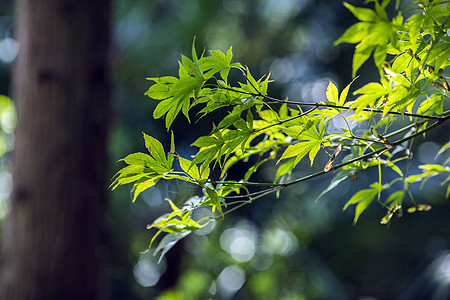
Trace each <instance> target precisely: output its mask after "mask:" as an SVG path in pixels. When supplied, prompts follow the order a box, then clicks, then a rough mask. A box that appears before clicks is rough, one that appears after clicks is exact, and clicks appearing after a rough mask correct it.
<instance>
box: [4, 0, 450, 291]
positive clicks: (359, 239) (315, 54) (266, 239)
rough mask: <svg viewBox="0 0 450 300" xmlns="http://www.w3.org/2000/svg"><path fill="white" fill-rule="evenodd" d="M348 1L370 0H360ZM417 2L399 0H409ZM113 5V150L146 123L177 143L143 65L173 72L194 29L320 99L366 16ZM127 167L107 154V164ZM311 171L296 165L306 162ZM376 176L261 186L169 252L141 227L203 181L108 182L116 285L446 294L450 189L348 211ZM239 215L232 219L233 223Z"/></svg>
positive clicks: (343, 73) (206, 3) (276, 2)
mask: <svg viewBox="0 0 450 300" xmlns="http://www.w3.org/2000/svg"><path fill="white" fill-rule="evenodd" d="M348 2H350V3H351V4H353V5H357V6H360V5H361V1H356V0H355V1H348ZM411 3H412V1H404V3H402V4H401V5H404V7H405V8H407V9H406V10H405V11H406V12H408V9H410V8H408V7H409V6H411ZM370 5H371V4H370V3H369V6H370ZM0 15H1V19H0V40H3V39H5V38H6V37H12V36H13V25H12V24H13V18H12V16H13V1H2V2H1V3H0ZM113 17H114V28H113V30H114V35H113V39H114V45H113V52H112V57H113V65H114V79H115V87H114V90H113V94H114V105H115V122H114V124H113V131H112V134H111V137H110V141H109V149H110V157H111V161H117V160H119V159H120V158H122V157H124V156H125V155H126V154H128V153H131V152H137V151H145V149H144V148H143V146H142V135H141V131H145V132H147V133H148V134H151V135H152V136H153V137H155V138H157V139H158V140H160V141H162V142H163V144H164V146H165V147H168V146H169V144H170V141H169V140H168V139H167V136H168V135H167V133H166V129H165V127H164V122H163V121H161V120H157V121H154V120H153V119H152V111H153V109H154V107H155V105H156V103H155V102H153V101H148V98H147V97H146V96H144V92H145V91H146V90H147V89H148V84H149V83H148V81H147V80H146V79H145V78H147V77H155V76H162V75H166V74H176V70H177V67H178V65H177V64H176V63H175V62H176V60H178V59H180V54H181V53H189V51H190V47H191V44H192V39H193V37H194V36H196V37H197V40H196V44H197V46H198V48H199V49H203V47H205V48H206V49H220V50H222V51H226V50H227V49H228V47H229V45H233V50H234V53H235V56H236V58H237V60H239V61H242V62H245V63H246V64H248V66H249V67H250V68H251V69H252V73H253V74H255V77H259V75H261V74H264V73H266V72H267V71H268V70H271V71H272V77H273V79H275V80H276V81H277V82H278V84H277V86H274V87H273V89H272V91H271V93H272V95H274V96H278V97H281V98H284V97H285V96H287V95H289V96H290V97H296V96H299V98H300V97H301V98H304V99H312V98H314V99H317V100H319V101H323V100H324V99H325V93H324V91H325V88H326V86H327V84H328V81H329V80H332V81H333V82H336V83H337V85H338V87H339V90H341V89H342V87H343V86H345V85H346V84H347V83H348V82H350V80H351V72H352V70H351V61H352V55H351V52H352V47H350V46H348V45H342V46H339V47H332V44H333V42H334V41H335V40H336V39H337V38H338V37H339V36H340V35H341V34H342V33H343V32H344V30H345V28H348V27H349V26H350V25H351V24H353V23H354V22H356V19H355V18H353V16H352V15H351V14H350V13H349V12H348V11H347V10H346V9H345V7H344V6H343V5H342V3H341V1H335V0H241V1H239V0H221V1H220V0H212V1H211V0H190V1H183V0H152V1H147V0H132V1H130V0H116V1H114V16H113ZM405 17H407V16H406V15H405ZM10 66H11V63H5V62H3V61H1V62H0V94H6V95H8V93H9V82H10V79H9V78H10ZM360 73H361V74H362V76H361V77H360V80H357V81H356V82H355V83H354V85H353V86H354V88H355V89H357V88H358V87H360V86H359V84H360V82H366V81H368V80H373V79H374V78H376V76H377V71H376V69H375V68H374V67H373V66H372V65H370V64H369V63H366V64H364V65H363V66H362V69H361V71H360ZM206 121H207V120H205V122H206ZM204 124H206V123H202V122H199V123H198V124H197V126H196V127H195V130H196V131H197V132H190V131H189V132H188V131H185V130H184V128H186V125H187V123H186V122H185V121H183V120H176V121H175V122H174V125H173V126H174V129H175V130H177V131H179V132H183V134H182V136H178V137H177V141H176V142H177V145H180V148H181V149H177V151H178V152H179V153H180V154H182V155H183V156H184V157H186V156H188V155H191V154H194V153H190V152H189V150H188V147H187V146H188V144H189V143H190V142H191V141H192V140H193V136H197V135H198V133H199V132H203V133H206V132H207V131H209V128H208V127H207V128H205V126H204ZM429 140H430V142H427V143H425V144H421V143H420V142H418V143H416V144H415V145H414V147H413V152H414V153H416V154H417V156H418V158H419V160H420V161H421V163H430V162H431V160H432V159H433V158H434V156H435V154H436V153H437V151H438V149H439V148H440V146H442V145H444V144H445V143H447V142H448V132H447V131H445V130H443V131H440V132H438V133H436V134H433V135H431V136H430V137H429ZM443 159H444V158H442V157H441V162H442V161H443ZM324 163H326V161H325V162H324ZM119 167H120V166H119V165H117V164H114V163H112V164H111V172H110V178H111V177H112V176H113V174H114V173H115V172H116V171H117V170H118V169H119ZM243 168H245V166H244V167H243ZM410 168H412V169H414V168H416V169H417V166H410ZM268 172H269V171H268ZM269 173H273V172H269ZM305 174H306V173H305V172H303V171H301V170H300V171H298V174H296V176H299V177H300V176H303V175H305ZM261 176H262V177H263V178H264V176H265V174H261ZM371 176H373V174H369V173H366V174H363V175H361V176H359V179H358V181H356V182H346V183H342V184H341V185H340V186H339V188H337V189H336V190H334V192H333V193H332V194H331V195H328V196H327V197H324V198H322V199H321V200H320V201H319V202H317V203H314V201H311V199H315V198H316V197H317V196H318V195H319V194H320V193H321V192H322V189H323V187H324V186H326V184H327V183H328V182H329V180H331V177H328V178H327V182H325V183H324V182H322V181H321V180H314V181H311V182H309V183H308V184H305V185H300V186H298V188H296V189H290V190H288V191H286V193H285V194H284V196H283V200H279V199H275V198H267V199H261V201H260V202H258V203H257V205H254V206H253V207H252V209H248V210H245V209H244V210H243V211H240V212H236V213H235V214H231V215H229V216H228V217H227V219H226V220H225V221H224V222H223V223H220V225H218V226H216V227H214V228H212V231H211V232H210V233H209V234H208V236H205V235H192V236H191V237H189V238H188V239H187V240H186V241H185V242H183V243H181V244H179V245H176V246H175V247H174V249H172V250H171V252H169V254H168V256H167V258H166V259H165V260H164V261H163V262H162V263H161V264H159V265H158V264H157V259H156V258H154V257H153V256H152V255H151V253H145V254H142V253H141V252H142V251H144V250H145V249H147V247H148V244H149V242H150V239H151V234H150V233H147V232H144V229H145V228H146V225H147V224H149V223H151V222H152V221H153V220H154V219H155V217H157V216H159V215H161V214H162V213H163V212H165V211H167V210H168V209H169V204H168V203H167V202H166V201H164V198H166V197H169V198H171V199H173V200H174V201H175V204H179V203H182V202H184V201H185V200H186V199H188V198H189V197H191V196H192V195H193V194H194V192H195V191H193V190H192V188H190V187H188V186H185V185H182V184H181V185H179V186H176V192H174V190H175V189H173V186H171V187H169V186H168V185H167V184H165V183H158V185H157V189H154V190H151V191H150V190H149V191H146V192H144V193H143V195H142V198H141V199H138V200H137V201H135V202H134V203H132V202H131V197H130V194H129V190H127V189H126V188H123V189H118V190H116V191H115V192H114V193H110V220H111V227H112V248H111V269H110V270H111V273H110V276H111V277H110V287H109V289H110V299H153V298H158V297H159V298H160V299H208V298H210V299H231V298H233V299H358V298H363V297H372V298H376V299H431V298H432V297H433V295H438V293H443V295H445V292H446V291H448V289H447V290H445V287H448V269H442V268H439V266H442V265H444V263H443V262H445V260H442V259H444V258H446V256H445V254H446V253H447V252H446V251H448V249H449V247H450V241H449V237H450V228H449V226H448V219H449V211H450V206H449V204H448V202H443V201H442V200H443V198H444V195H443V194H442V193H439V192H438V191H439V189H437V188H436V187H438V185H439V183H438V182H435V181H432V180H431V181H428V182H427V185H426V186H424V188H423V190H422V191H421V192H420V193H419V194H420V197H419V199H416V201H417V202H422V203H431V204H432V205H433V209H432V210H431V211H429V212H427V213H426V214H419V215H415V216H409V215H405V216H403V217H402V219H401V220H399V221H397V220H396V219H393V220H392V221H391V225H390V227H389V229H387V230H386V228H385V227H384V226H382V225H378V224H377V223H378V222H379V219H380V215H379V214H378V213H377V212H375V211H371V210H369V211H368V212H367V213H366V216H365V218H364V219H363V220H360V221H359V223H358V226H356V227H353V226H352V225H351V220H352V212H344V213H341V212H340V209H341V208H342V206H343V204H344V201H345V199H348V196H349V195H351V194H353V192H352V191H353V190H354V189H355V188H356V189H360V188H362V187H364V186H367V184H368V183H370V177H371ZM266 179H267V178H266ZM128 199H129V200H130V201H127V200H128ZM275 204H277V205H275ZM230 229H235V230H236V231H232V232H231V233H230V232H228V233H227V231H226V230H230ZM209 230H211V228H209ZM222 236H223V237H222ZM226 236H232V237H233V236H237V238H236V239H239V238H240V241H243V244H244V245H247V247H246V248H244V249H241V250H239V247H238V248H237V249H234V250H232V251H231V249H232V248H230V245H228V243H226V242H225V240H226ZM221 239H222V240H224V242H221ZM222 244H223V245H224V247H222ZM251 245H253V246H251ZM268 246H270V247H268ZM226 249H228V250H226ZM248 249H250V250H251V249H253V250H254V254H253V256H251V258H250V259H249V260H246V259H248V257H250V254H251V253H253V252H250V253H249V252H248ZM240 251H242V252H240ZM233 254H234V256H233ZM236 258H237V260H236ZM440 258H442V259H441V260H438V259H440ZM439 263H440V264H439ZM227 267H234V268H231V269H227ZM225 270H226V272H225ZM439 270H440V272H441V273H438V272H437V271H439ZM224 272H225V273H224ZM445 272H447V273H445ZM223 274H225V275H223ZM227 274H228V276H230V274H231V275H232V277H233V274H234V277H236V279H239V278H240V280H241V281H238V280H236V281H235V284H234V286H235V287H238V286H239V285H240V284H242V287H241V288H240V289H238V290H236V291H234V294H232V292H233V290H231V291H224V290H223V287H222V286H221V285H220V281H219V279H220V278H227V277H226V275H227ZM439 274H440V275H439ZM446 274H447V275H446ZM242 278H244V279H245V280H244V282H242ZM436 297H437V296H436ZM443 297H445V296H442V297H441V298H440V299H445V298H443ZM436 299H439V298H436Z"/></svg>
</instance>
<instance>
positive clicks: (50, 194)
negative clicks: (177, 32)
mask: <svg viewBox="0 0 450 300" xmlns="http://www.w3.org/2000/svg"><path fill="white" fill-rule="evenodd" d="M16 5H17V7H16V9H17V22H16V28H15V34H16V37H17V38H18V40H19V44H20V50H19V55H18V58H17V60H16V64H15V67H14V72H13V74H14V75H13V98H14V100H15V102H16V105H17V113H18V123H17V129H16V147H15V151H14V158H13V162H14V175H13V178H14V187H13V193H12V196H11V211H10V214H9V216H8V217H7V220H6V221H5V224H4V228H3V237H2V248H3V249H2V257H1V273H0V299H15V300H30V299H45V300H53V299H58V300H61V299H80V300H81V299H105V298H106V284H105V274H106V265H107V264H106V263H107V260H108V239H107V236H108V235H107V226H105V224H106V222H105V213H106V193H105V192H106V189H105V183H106V180H105V179H106V138H107V137H106V135H107V124H108V120H109V116H110V110H109V105H110V103H109V94H110V79H109V74H110V72H109V63H108V60H109V52H108V51H109V42H110V38H109V30H110V24H109V23H110V0H95V1H92V0H18V1H16Z"/></svg>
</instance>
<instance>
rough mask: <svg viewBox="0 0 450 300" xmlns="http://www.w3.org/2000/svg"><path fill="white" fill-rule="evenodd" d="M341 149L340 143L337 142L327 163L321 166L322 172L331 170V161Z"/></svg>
mask: <svg viewBox="0 0 450 300" xmlns="http://www.w3.org/2000/svg"><path fill="white" fill-rule="evenodd" d="M341 150H342V145H341V144H339V145H338V146H337V147H336V149H335V150H334V153H333V154H332V155H331V157H330V159H329V160H328V162H327V164H326V165H325V168H323V171H324V172H328V171H330V170H331V167H332V166H333V161H334V159H335V158H336V156H338V154H339V152H341Z"/></svg>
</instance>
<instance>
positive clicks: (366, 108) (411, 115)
mask: <svg viewBox="0 0 450 300" xmlns="http://www.w3.org/2000/svg"><path fill="white" fill-rule="evenodd" d="M218 88H221V89H224V90H229V91H233V92H236V93H241V94H245V95H249V96H253V97H263V98H265V99H268V100H271V101H274V102H277V103H283V104H284V103H286V104H294V105H300V106H316V107H330V108H339V109H348V110H356V109H357V107H349V106H343V105H334V104H327V103H323V102H297V101H289V100H282V99H278V98H274V97H271V96H267V95H262V94H256V93H251V92H246V91H239V90H235V89H233V88H228V87H218ZM362 110H363V111H368V112H373V113H383V112H384V111H383V110H380V109H375V108H368V107H365V108H363V109H362ZM386 114H390V115H399V116H407V117H415V118H423V119H432V120H440V119H442V118H441V117H439V116H427V115H421V114H415V113H409V112H399V111H388V112H386Z"/></svg>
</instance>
